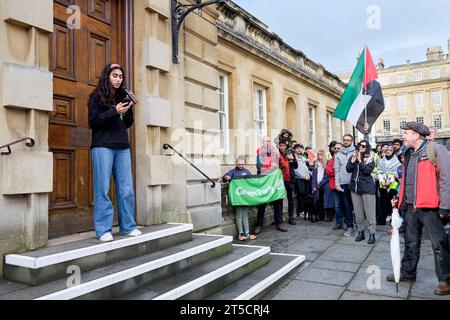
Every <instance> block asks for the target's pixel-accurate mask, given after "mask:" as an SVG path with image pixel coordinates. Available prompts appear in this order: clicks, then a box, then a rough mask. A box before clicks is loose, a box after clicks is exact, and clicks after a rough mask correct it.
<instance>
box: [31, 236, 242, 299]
mask: <svg viewBox="0 0 450 320" xmlns="http://www.w3.org/2000/svg"><path fill="white" fill-rule="evenodd" d="M215 237H217V238H218V239H217V240H214V241H211V242H208V243H205V244H202V245H199V246H196V247H193V248H190V249H187V250H184V251H181V252H177V253H174V254H172V255H169V256H167V257H163V258H160V259H157V260H154V261H150V262H147V263H144V264H141V265H138V266H136V267H132V268H129V269H126V270H123V271H120V272H117V273H113V274H111V275H108V276H105V277H101V278H98V279H95V280H92V281H89V282H86V283H82V284H80V285H78V286H75V287H71V288H67V289H64V290H60V291H57V292H54V293H51V294H48V295H46V296H42V297H39V298H36V299H34V300H70V299H74V298H77V297H80V296H83V295H85V294H88V293H90V292H94V291H96V290H99V289H103V288H106V287H109V286H112V285H114V284H117V283H119V282H122V281H125V280H128V279H131V278H133V277H137V276H140V275H142V274H144V273H147V272H151V271H153V270H156V269H159V268H162V267H165V266H168V265H171V264H173V263H176V262H179V261H182V260H184V259H188V258H191V257H193V256H195V255H198V254H201V253H204V252H207V251H209V250H212V249H214V248H217V247H220V246H223V245H227V244H229V243H232V242H233V237H231V236H215Z"/></svg>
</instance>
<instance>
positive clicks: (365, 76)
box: [334, 47, 384, 134]
mask: <svg viewBox="0 0 450 320" xmlns="http://www.w3.org/2000/svg"><path fill="white" fill-rule="evenodd" d="M377 78H378V74H377V69H376V68H375V64H374V63H373V60H372V56H371V55H370V52H369V48H367V47H366V48H365V49H364V50H363V52H362V54H361V57H360V58H359V60H358V64H357V66H356V69H355V71H353V74H352V77H351V79H350V82H349V83H348V85H347V88H346V89H345V91H344V94H343V95H342V98H341V101H340V102H339V105H338V106H337V108H336V111H335V112H334V117H335V118H338V119H341V120H348V121H350V123H351V124H352V125H353V126H354V127H355V128H356V129H358V131H359V132H361V133H362V134H364V133H365V132H364V126H365V124H366V123H367V124H368V126H369V127H368V132H367V133H370V132H371V131H372V126H373V124H374V123H375V121H376V120H377V119H378V117H379V116H380V115H381V114H382V113H383V111H384V99H383V93H382V92H381V85H380V83H379V82H378V81H377Z"/></svg>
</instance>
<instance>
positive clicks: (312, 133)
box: [309, 107, 316, 149]
mask: <svg viewBox="0 0 450 320" xmlns="http://www.w3.org/2000/svg"><path fill="white" fill-rule="evenodd" d="M315 122H316V119H315V108H314V107H310V108H309V146H310V147H311V148H313V149H314V148H315V147H316V133H315V131H316V123H315Z"/></svg>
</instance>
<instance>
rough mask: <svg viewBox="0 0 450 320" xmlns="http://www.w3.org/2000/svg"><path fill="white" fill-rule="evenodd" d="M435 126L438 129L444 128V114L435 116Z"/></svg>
mask: <svg viewBox="0 0 450 320" xmlns="http://www.w3.org/2000/svg"><path fill="white" fill-rule="evenodd" d="M434 127H435V128H436V130H442V116H440V115H439V116H434Z"/></svg>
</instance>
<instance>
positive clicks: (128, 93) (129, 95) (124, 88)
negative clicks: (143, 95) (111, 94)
mask: <svg viewBox="0 0 450 320" xmlns="http://www.w3.org/2000/svg"><path fill="white" fill-rule="evenodd" d="M123 91H125V93H126V94H127V96H128V98H130V100H131V101H132V102H133V103H134V104H137V102H138V101H137V99H136V97H135V96H134V94H133V92H131V91H130V90H129V89H128V88H126V87H123Z"/></svg>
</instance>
